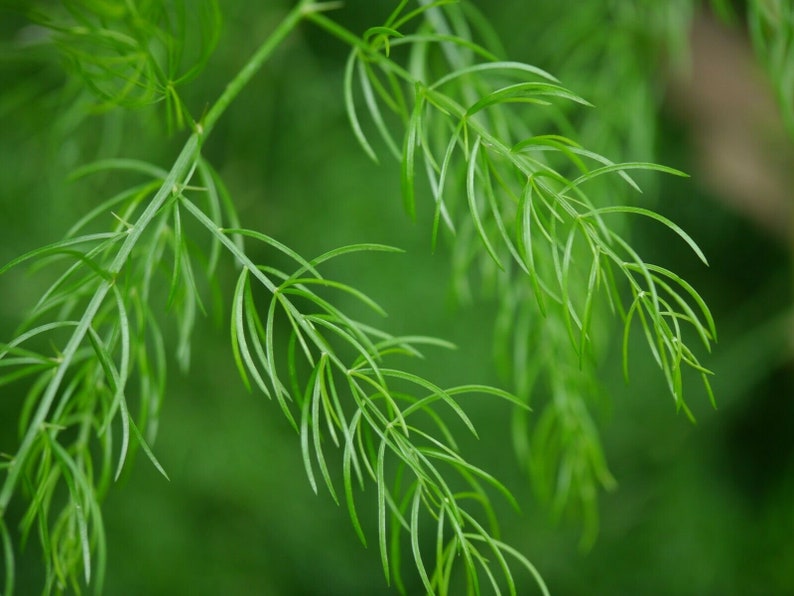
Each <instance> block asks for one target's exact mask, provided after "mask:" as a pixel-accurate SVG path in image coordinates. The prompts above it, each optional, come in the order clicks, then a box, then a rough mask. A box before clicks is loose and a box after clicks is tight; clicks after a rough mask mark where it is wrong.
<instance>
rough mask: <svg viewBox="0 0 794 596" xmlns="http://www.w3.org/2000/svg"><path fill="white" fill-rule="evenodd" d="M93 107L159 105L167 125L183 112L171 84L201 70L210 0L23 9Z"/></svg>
mask: <svg viewBox="0 0 794 596" xmlns="http://www.w3.org/2000/svg"><path fill="white" fill-rule="evenodd" d="M30 18H31V20H32V21H34V22H36V23H38V24H39V25H41V26H42V27H44V28H46V30H47V31H49V33H50V36H49V39H50V40H51V42H52V43H54V44H55V46H56V47H57V48H58V50H59V52H60V53H61V55H62V56H63V57H64V59H65V61H66V63H67V65H68V66H69V67H70V69H71V70H72V71H73V72H74V73H76V74H77V75H78V76H79V77H80V78H81V79H82V81H83V82H84V84H85V86H86V88H87V89H89V90H90V91H91V92H92V93H93V95H94V96H95V97H96V99H97V101H98V103H97V109H100V110H104V109H109V108H112V107H115V106H124V107H128V108H130V107H132V108H135V107H142V106H145V105H149V104H152V103H158V102H165V105H166V120H167V124H168V128H169V130H173V129H181V128H182V127H183V126H184V125H185V124H186V123H187V122H186V119H187V118H188V117H189V114H188V112H187V108H186V106H185V104H184V101H183V100H182V98H181V97H180V95H179V92H178V88H179V87H181V86H183V85H184V84H185V83H187V82H189V81H191V80H192V79H194V78H195V77H196V76H197V75H198V74H199V73H200V72H201V71H202V70H203V69H204V67H205V65H206V63H207V61H208V60H209V57H210V56H211V54H212V52H213V50H214V49H215V47H216V45H217V43H218V39H219V37H220V31H221V13H220V7H219V5H218V3H217V1H216V0H199V1H197V2H188V1H186V0H178V1H176V2H161V1H158V0H136V1H135V2H107V1H104V0H68V1H67V0H65V1H63V2H60V3H58V5H57V6H50V5H42V6H39V7H38V8H35V9H33V10H31V11H30Z"/></svg>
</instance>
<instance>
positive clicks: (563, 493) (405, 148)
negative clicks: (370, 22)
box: [315, 2, 716, 542]
mask: <svg viewBox="0 0 794 596" xmlns="http://www.w3.org/2000/svg"><path fill="white" fill-rule="evenodd" d="M446 4H447V3H443V2H438V3H422V5H421V8H419V9H417V10H415V11H412V12H408V13H407V14H406V15H404V16H403V15H402V14H401V9H402V8H404V6H405V3H402V4H401V5H400V7H399V8H398V10H396V11H395V13H394V14H392V16H391V17H390V18H389V20H388V21H387V23H386V25H385V26H384V27H381V28H376V29H371V30H369V31H368V32H367V33H366V34H365V35H364V36H363V39H365V40H368V43H367V44H361V43H358V44H356V45H354V47H353V49H352V51H351V54H350V57H349V60H348V63H347V68H346V75H345V100H346V105H347V111H348V116H349V118H350V121H351V125H352V127H353V130H354V132H355V134H356V136H357V138H358V139H359V141H360V143H361V145H362V147H363V148H364V150H365V151H366V152H367V153H368V154H369V155H371V156H372V157H375V151H374V149H373V145H372V142H371V141H370V136H371V135H370V134H368V133H367V132H366V127H365V116H366V117H367V118H368V119H369V121H370V122H371V125H372V127H373V128H374V132H375V133H376V134H377V135H379V136H380V138H381V139H382V141H383V143H384V145H385V146H386V148H387V149H388V150H389V151H390V152H391V153H392V154H393V155H395V157H397V158H398V159H399V160H400V162H401V167H402V190H403V193H402V194H403V200H404V205H405V209H406V211H407V212H408V213H409V214H410V215H412V216H415V214H416V191H415V189H416V187H417V185H418V184H419V178H420V176H421V175H422V174H420V173H423V175H424V177H425V178H426V180H427V182H428V184H429V188H430V191H431V193H430V194H431V196H432V198H433V201H434V217H433V231H432V241H433V244H434V245H435V244H436V242H437V238H438V236H439V234H440V229H442V228H445V229H446V230H447V231H448V233H449V234H450V235H451V236H452V238H454V241H453V247H454V248H453V261H454V267H455V270H456V271H457V272H458V274H459V275H458V287H459V288H460V289H461V291H462V293H464V294H465V295H468V294H469V293H470V289H469V283H468V279H470V277H471V272H472V271H480V272H482V275H483V279H484V280H485V281H486V282H487V281H489V280H491V281H490V283H492V284H495V287H496V288H497V290H496V292H495V294H496V297H497V300H499V302H500V312H501V314H500V319H501V320H502V321H503V325H502V326H501V327H500V330H501V334H500V336H498V337H497V353H498V354H499V356H500V358H499V359H500V361H501V362H502V363H505V364H506V367H507V368H508V370H509V372H510V373H511V376H513V381H514V383H515V386H516V387H517V388H519V390H520V393H519V394H520V395H521V396H522V398H523V399H526V400H529V394H530V391H531V389H532V387H533V386H534V385H535V384H536V380H537V378H538V377H539V376H541V375H542V376H544V377H546V378H547V381H546V385H547V386H548V388H549V391H550V393H551V394H552V396H553V397H552V399H551V401H550V405H549V411H548V415H546V416H545V417H542V420H543V422H539V423H538V424H539V427H538V428H537V430H536V437H535V439H534V442H535V444H536V449H534V450H533V453H537V454H538V455H537V458H543V459H544V460H545V461H546V465H545V466H543V467H544V469H546V470H549V469H550V468H549V467H548V465H547V464H548V462H549V461H558V462H559V466H558V467H556V472H555V473H552V474H548V473H543V474H533V476H534V478H535V480H536V482H537V484H539V485H540V486H545V487H546V489H543V490H545V492H551V491H550V489H549V487H551V486H554V487H555V488H554V489H553V492H555V493H556V494H557V497H556V499H557V501H558V502H563V503H564V502H566V501H567V500H568V499H569V495H570V494H574V495H578V500H579V501H580V504H581V505H582V506H583V507H584V509H586V510H587V511H589V512H590V514H589V516H590V518H593V517H594V515H595V500H594V495H595V490H594V488H593V487H594V486H597V485H598V484H601V485H603V486H607V487H608V486H611V485H612V484H613V481H612V480H611V476H610V475H609V473H608V471H607V470H606V466H605V463H604V461H603V456H602V455H601V451H602V450H601V447H600V442H599V439H598V434H597V432H596V431H595V428H594V426H593V423H592V420H590V415H589V414H588V410H587V402H588V398H589V397H590V396H592V393H593V390H592V387H593V383H587V382H585V383H581V382H576V381H573V379H576V378H577V375H575V374H573V375H572V374H571V373H572V372H576V371H581V370H583V369H586V368H587V367H589V366H591V365H592V364H591V363H592V361H593V360H594V359H595V357H596V355H595V353H594V348H593V343H594V341H596V339H598V338H595V337H594V335H593V334H594V331H595V329H594V321H598V320H599V319H600V318H601V317H602V315H603V314H604V312H603V311H604V310H605V309H606V312H610V311H611V312H612V313H613V314H616V315H617V316H619V317H620V318H621V319H622V321H623V327H624V333H623V338H624V341H623V361H624V370H625V374H626V376H627V377H628V360H629V353H628V351H629V350H628V346H629V337H630V331H631V329H632V327H634V326H637V327H639V328H640V330H641V332H642V335H643V336H644V337H645V340H646V343H647V345H648V348H649V351H650V353H651V355H652V357H653V358H654V360H655V361H656V363H657V364H658V366H659V368H660V369H661V371H662V373H663V375H664V378H665V380H666V382H667V385H668V387H669V390H670V393H671V395H672V396H673V398H674V400H675V404H676V407H677V408H678V409H681V410H683V411H684V412H686V413H687V415H689V416H690V417H691V413H690V411H689V408H688V407H687V405H686V402H685V400H684V394H683V371H684V369H687V368H689V369H692V370H694V371H696V372H697V373H698V374H699V375H700V376H701V378H702V380H703V383H704V386H705V388H706V391H707V393H708V395H709V397H710V398H711V400H712V403H713V396H712V393H711V388H710V384H709V380H708V376H709V375H710V371H709V370H708V369H706V368H705V367H704V366H703V365H702V364H701V363H700V361H699V359H698V357H697V355H696V352H695V350H694V349H693V348H692V347H691V342H692V340H693V339H694V340H695V341H698V342H700V343H702V345H703V347H704V348H705V349H706V350H707V351H708V350H710V348H711V343H712V342H713V341H714V339H715V338H716V330H715V326H714V321H713V318H712V315H711V313H710V311H709V309H708V307H707V306H706V304H705V302H704V300H703V299H702V297H701V296H700V295H699V294H698V292H697V291H696V290H695V289H694V288H693V287H692V286H691V285H690V284H689V283H688V282H686V281H685V280H683V279H682V278H680V277H679V276H678V275H676V274H675V273H674V272H672V271H670V270H668V269H666V268H663V267H660V266H658V265H653V264H650V263H646V262H645V261H644V260H643V258H642V256H641V255H639V254H637V253H636V251H635V250H634V249H633V248H632V246H631V243H630V241H629V239H628V238H627V237H626V233H625V230H624V228H625V226H624V225H623V223H622V222H623V219H625V218H627V217H642V218H650V219H651V220H653V221H655V222H657V223H658V224H660V225H662V226H664V227H666V228H667V229H669V230H670V231H671V232H672V233H673V234H674V235H675V236H678V237H679V238H680V239H681V240H683V241H684V242H685V243H686V244H687V245H688V246H689V247H690V248H691V249H692V251H693V252H694V253H695V255H696V256H697V257H698V258H699V259H700V260H701V261H702V262H703V263H704V264H706V258H705V256H704V255H703V253H702V251H701V250H700V249H699V248H698V246H697V244H696V243H695V241H694V240H693V239H692V238H691V237H690V236H689V235H688V234H687V233H686V232H685V231H684V230H682V229H681V228H680V227H679V226H678V225H676V224H675V223H674V222H672V221H670V220H669V219H667V218H665V217H663V216H661V215H659V214H657V213H655V212H653V211H651V210H650V209H647V208H645V207H640V206H633V205H626V204H620V203H617V204H612V203H611V201H610V197H611V196H612V195H617V196H621V195H620V194H618V193H619V192H622V189H620V188H618V189H617V190H615V191H612V190H611V189H613V188H615V187H619V185H623V186H624V187H625V188H628V189H633V190H635V191H639V186H638V185H637V183H636V182H635V180H634V179H633V178H632V176H631V174H632V173H633V172H634V171H643V170H645V171H657V172H663V173H667V174H673V175H683V174H682V173H681V172H679V171H677V170H674V169H672V168H668V167H664V166H659V165H656V164H652V163H646V162H624V163H615V162H613V161H611V160H610V159H608V158H607V157H605V156H602V155H600V154H598V153H596V152H594V151H591V150H589V149H587V148H585V147H583V146H581V145H580V144H579V143H577V142H576V141H574V140H573V139H571V138H570V137H569V136H566V135H565V134H563V133H564V131H568V130H573V128H574V127H573V126H572V125H571V123H570V122H569V121H568V120H567V116H566V106H568V105H571V104H575V105H578V106H588V105H589V103H588V102H587V100H585V99H584V98H582V97H581V96H579V95H577V94H576V93H574V92H572V91H571V90H569V89H568V88H566V87H564V86H563V85H562V84H561V83H560V81H558V80H557V79H556V78H555V77H554V76H552V75H550V74H549V73H547V72H545V71H543V70H541V69H538V68H536V67H533V66H530V65H526V64H523V63H517V62H513V61H507V60H503V59H500V58H499V56H498V52H499V47H498V46H496V47H493V48H486V47H484V46H483V45H482V44H480V43H478V42H477V41H475V38H476V37H479V38H481V39H483V40H485V41H486V42H487V41H489V40H492V39H493V35H492V32H491V31H490V30H489V29H488V27H487V25H486V22H485V21H484V19H482V18H479V17H478V15H477V14H476V13H472V12H471V9H470V8H465V9H464V8H463V7H458V6H451V7H447V6H446ZM442 6H443V7H444V8H445V9H446V10H442ZM420 13H421V14H422V16H423V17H424V20H423V21H422V22H421V23H420V24H419V25H418V26H417V27H416V30H415V31H414V32H411V33H406V34H404V33H402V32H400V31H399V30H398V27H400V26H402V25H403V24H405V23H406V22H408V21H409V20H410V19H412V18H415V17H416V16H417V15H419V14H420ZM315 20H318V21H321V24H322V25H324V26H326V28H328V29H329V30H330V31H332V32H336V33H337V35H339V36H340V37H345V38H347V37H349V35H348V34H346V33H345V32H342V31H339V30H338V28H337V27H335V26H333V25H332V24H330V23H329V22H327V21H325V20H324V19H323V17H322V16H321V15H318V16H316V17H315ZM402 49H404V55H403V56H402V57H401V58H398V54H397V53H398V51H400V50H402ZM395 128H397V129H398V130H399V129H404V130H405V133H404V135H403V137H402V140H401V141H400V140H398V139H399V137H398V135H397V134H395V132H394V130H395ZM605 193H608V194H606V196H604V195H605ZM494 280H495V281H494ZM599 297H600V300H599ZM516 320H526V321H527V324H526V325H514V324H511V322H514V321H516ZM532 328H534V329H535V332H534V333H533V332H531V331H530V329H532ZM537 346H541V352H546V351H547V352H548V353H549V354H550V356H549V357H547V358H543V357H539V356H538V349H537ZM585 376H586V377H589V378H592V373H585ZM521 419H522V420H525V419H524V418H523V417H521ZM516 428H517V429H518V430H517V433H518V435H517V438H516V440H517V442H518V443H520V444H523V443H526V441H525V440H524V439H523V438H522V437H521V436H520V435H521V433H527V432H529V428H527V427H526V425H518V426H517V427H516ZM552 428H556V429H558V430H557V431H554V432H551V430H550V429H552ZM549 441H551V443H549ZM528 466H529V468H530V470H537V469H538V465H537V462H535V463H531V462H529V463H528ZM572 470H579V472H578V473H572V472H571V471H572ZM571 478H573V479H574V480H573V481H572V480H571ZM543 490H542V492H543ZM589 526H590V528H591V530H590V531H588V532H587V533H586V539H585V542H590V541H592V538H593V537H594V535H595V532H594V530H593V529H592V528H593V527H594V525H593V524H592V523H591V524H589Z"/></svg>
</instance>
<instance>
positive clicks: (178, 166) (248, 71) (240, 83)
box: [0, 0, 332, 517]
mask: <svg viewBox="0 0 794 596" xmlns="http://www.w3.org/2000/svg"><path fill="white" fill-rule="evenodd" d="M331 6H332V5H331V4H314V3H311V2H309V1H308V0H302V1H301V2H300V3H299V4H298V5H297V6H296V7H295V8H293V9H292V10H291V11H290V12H289V13H288V14H287V16H286V17H285V18H284V20H283V21H281V23H280V24H279V26H278V27H277V28H276V29H275V30H274V31H273V32H272V33H271V34H270V35H269V36H268V38H267V39H266V40H265V41H264V43H262V45H261V46H259V49H258V50H257V51H256V52H255V53H254V55H253V56H252V57H251V58H250V59H249V60H248V61H247V62H246V64H245V65H244V66H243V67H242V69H240V71H239V72H238V73H237V75H236V76H235V77H234V78H233V79H232V80H231V81H230V82H229V84H228V85H227V86H226V88H225V89H224V91H223V93H222V94H221V96H220V97H219V98H218V100H217V101H216V102H215V103H214V104H213V106H212V108H210V110H209V111H208V112H207V115H206V117H205V119H204V122H203V124H201V125H199V126H197V127H196V130H195V132H194V133H193V134H192V135H190V138H188V140H187V142H186V143H185V146H184V147H183V148H182V151H181V152H180V154H179V157H178V158H177V160H176V162H175V163H174V165H173V167H172V168H171V170H170V171H169V173H168V175H167V176H166V178H165V180H164V181H163V183H162V185H161V186H160V189H159V190H158V191H157V193H156V194H155V195H154V198H152V200H151V202H150V203H149V204H148V206H147V207H146V209H145V210H144V212H143V213H142V214H141V216H140V217H139V218H138V220H137V221H136V222H135V225H134V226H132V227H131V228H130V229H129V230H128V232H127V238H126V239H125V240H124V243H123V244H122V246H121V248H120V249H119V252H118V253H117V254H116V257H115V259H113V262H112V263H111V265H110V267H109V268H108V270H107V278H106V279H105V280H104V281H103V282H102V283H101V284H100V286H99V287H98V288H97V290H96V291H95V292H94V295H93V297H92V298H91V301H90V302H89V304H88V307H87V308H86V310H85V312H84V313H83V316H82V317H81V318H80V321H79V322H78V323H77V327H76V328H75V330H74V332H73V333H72V336H71V337H70V338H69V341H68V343H67V344H66V347H65V348H64V349H63V351H62V353H61V355H60V358H59V360H60V363H59V365H58V368H57V369H56V370H55V372H54V374H53V378H52V380H51V381H50V382H49V384H48V385H47V389H46V391H45V392H44V395H43V396H42V398H41V401H40V402H39V405H38V407H37V408H36V413H35V415H34V416H33V418H32V419H31V422H30V424H29V425H28V429H27V432H26V433H25V436H24V437H23V439H22V442H21V444H20V446H19V449H18V450H17V453H16V456H15V457H14V459H13V461H12V462H11V463H10V464H9V466H8V475H7V476H6V479H5V481H4V482H3V486H2V489H1V490H0V517H2V516H4V514H5V510H6V508H7V507H8V503H9V502H10V501H11V497H12V496H13V494H14V489H15V488H16V485H17V482H18V480H19V474H20V472H21V471H22V468H23V467H24V463H25V461H26V460H27V458H28V455H29V453H30V451H31V449H32V448H33V444H34V442H35V440H36V436H37V435H38V433H39V432H41V431H42V430H43V427H44V423H45V421H46V419H47V416H48V415H49V413H50V410H51V408H52V404H53V402H54V401H55V398H56V396H57V395H58V391H59V389H60V387H61V383H62V382H63V379H64V377H65V375H66V372H67V370H68V369H69V367H70V365H71V363H72V360H73V359H74V356H75V353H76V352H77V350H78V349H79V348H80V346H81V345H82V343H83V341H84V339H85V336H86V334H87V333H88V330H89V329H90V328H91V324H92V323H93V321H94V317H95V316H96V314H97V312H99V309H100V308H101V306H102V304H103V302H104V300H105V297H106V296H107V294H108V292H109V291H110V289H111V288H112V287H113V284H114V283H115V280H116V277H117V276H118V274H119V273H120V272H121V270H122V268H123V267H124V265H125V264H126V263H127V260H128V259H129V256H130V253H131V252H132V250H133V248H134V247H135V245H136V243H137V242H138V239H139V238H140V237H141V235H142V234H143V232H144V231H145V230H146V228H147V227H148V226H149V224H150V223H151V222H152V220H153V219H154V217H155V216H156V215H157V213H158V212H159V211H160V209H161V208H162V207H163V205H164V204H165V203H166V201H168V200H169V198H171V197H172V196H173V195H174V194H176V193H178V192H179V190H180V187H181V186H182V185H184V184H186V183H187V181H188V179H189V178H190V176H191V174H192V169H193V166H194V164H195V163H196V159H197V158H198V155H199V152H200V148H201V145H202V144H203V142H204V141H205V140H206V138H207V136H208V135H209V133H210V131H211V130H212V128H213V126H214V125H215V124H216V123H217V121H218V118H220V117H221V115H222V114H223V112H224V111H225V110H226V108H227V107H228V106H229V104H231V102H232V101H233V100H234V98H235V97H237V95H239V94H240V92H241V91H242V89H243V88H244V87H245V86H246V84H248V82H249V81H250V80H251V78H252V77H253V76H254V75H255V74H256V72H257V71H258V70H259V69H260V68H261V67H262V65H263V64H264V63H265V61H266V60H267V59H268V58H269V57H270V56H271V55H272V54H273V51H274V50H275V49H276V48H277V47H278V46H279V44H281V42H283V41H284V39H285V38H286V37H287V35H289V34H290V33H291V32H292V31H293V30H294V29H295V28H296V27H297V26H298V24H299V23H300V22H301V20H302V19H303V18H304V17H305V16H307V15H310V14H312V13H313V12H316V11H320V10H326V9H328V8H330V7H331Z"/></svg>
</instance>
